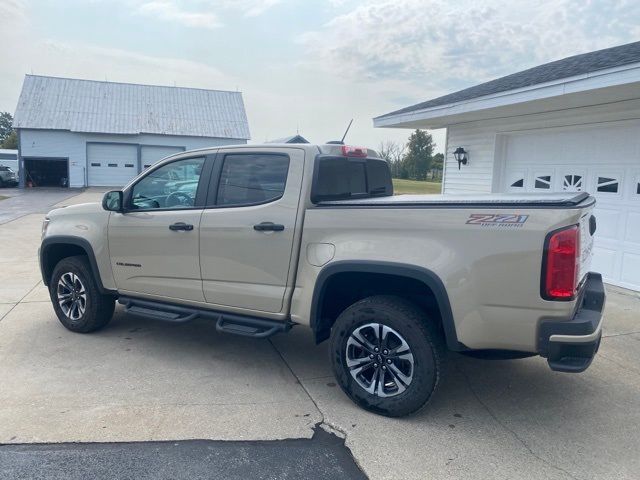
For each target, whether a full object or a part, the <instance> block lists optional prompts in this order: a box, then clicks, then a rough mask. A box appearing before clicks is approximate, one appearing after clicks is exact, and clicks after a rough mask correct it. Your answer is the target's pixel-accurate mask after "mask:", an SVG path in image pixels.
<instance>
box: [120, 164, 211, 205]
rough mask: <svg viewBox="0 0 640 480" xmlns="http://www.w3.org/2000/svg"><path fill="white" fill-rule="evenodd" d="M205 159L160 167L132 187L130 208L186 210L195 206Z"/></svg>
mask: <svg viewBox="0 0 640 480" xmlns="http://www.w3.org/2000/svg"><path fill="white" fill-rule="evenodd" d="M203 165H204V158H187V159H185V160H178V161H176V162H171V163H168V164H166V165H163V166H162V167H160V168H157V169H156V170H153V171H152V172H151V173H149V174H148V175H146V176H145V177H143V178H142V179H141V180H140V181H139V182H138V183H136V184H135V185H134V186H133V192H132V204H133V205H132V208H143V209H149V208H152V209H153V208H186V207H192V206H193V205H194V204H195V199H196V191H197V190H198V181H199V180H200V174H201V173H202V166H203Z"/></svg>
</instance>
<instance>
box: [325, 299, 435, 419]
mask: <svg viewBox="0 0 640 480" xmlns="http://www.w3.org/2000/svg"><path fill="white" fill-rule="evenodd" d="M330 354H331V364H332V367H333V372H334V374H335V376H336V380H337V382H338V384H339V385H340V387H341V388H342V390H343V391H344V392H345V393H346V394H347V395H348V396H349V397H350V398H351V399H352V400H353V401H354V402H355V403H356V404H358V405H359V406H361V407H362V408H364V409H366V410H369V411H372V412H375V413H378V414H380V415H386V416H389V417H400V416H404V415H408V414H410V413H413V412H416V411H418V410H420V409H421V408H422V407H424V406H425V405H426V404H427V403H428V401H429V399H430V398H431V396H432V395H433V392H434V391H435V389H436V387H437V385H438V383H439V381H440V377H441V375H442V370H443V363H444V357H445V342H444V336H443V334H442V332H441V330H440V328H439V327H438V325H437V324H436V323H435V322H433V321H432V319H430V318H428V316H427V314H426V313H425V312H424V311H423V310H422V309H420V308H419V307H418V306H417V305H415V304H413V303H412V302H410V301H408V300H406V299H404V298H401V297H395V296H390V295H379V296H374V297H369V298H365V299H363V300H360V301H359V302H357V303H355V304H353V305H351V306H350V307H349V308H347V309H346V310H345V311H344V312H342V313H341V314H340V316H339V317H338V319H337V320H336V322H335V324H334V325H333V328H332V330H331V346H330Z"/></svg>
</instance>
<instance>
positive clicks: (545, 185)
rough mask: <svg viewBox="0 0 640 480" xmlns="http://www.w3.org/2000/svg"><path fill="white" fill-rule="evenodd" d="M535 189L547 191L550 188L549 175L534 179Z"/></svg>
mask: <svg viewBox="0 0 640 480" xmlns="http://www.w3.org/2000/svg"><path fill="white" fill-rule="evenodd" d="M535 188H539V189H543V190H549V189H550V188H551V175H541V176H539V177H536V182H535Z"/></svg>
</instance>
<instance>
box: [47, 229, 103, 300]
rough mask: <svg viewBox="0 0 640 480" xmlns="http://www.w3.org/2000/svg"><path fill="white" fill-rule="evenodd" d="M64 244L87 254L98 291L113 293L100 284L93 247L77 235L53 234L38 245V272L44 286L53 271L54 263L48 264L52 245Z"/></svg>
mask: <svg viewBox="0 0 640 480" xmlns="http://www.w3.org/2000/svg"><path fill="white" fill-rule="evenodd" d="M65 245H73V246H74V247H79V248H80V249H81V250H83V251H84V254H85V255H86V256H87V258H88V260H89V265H90V266H91V273H92V274H93V278H94V280H95V281H96V285H97V286H98V289H99V290H100V293H102V294H105V295H113V294H115V292H114V291H112V290H108V289H106V288H105V287H104V285H103V284H102V279H101V278H100V270H98V262H96V255H95V253H94V251H93V247H92V246H91V243H89V241H88V240H86V239H84V238H79V237H72V236H68V235H53V236H51V237H46V238H45V239H44V240H43V241H42V245H41V246H40V252H39V255H40V272H41V274H42V281H43V282H44V284H45V286H48V285H49V279H50V278H51V274H52V273H53V269H54V267H55V265H49V259H50V254H51V252H52V250H53V248H52V247H54V246H65Z"/></svg>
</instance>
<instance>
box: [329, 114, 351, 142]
mask: <svg viewBox="0 0 640 480" xmlns="http://www.w3.org/2000/svg"><path fill="white" fill-rule="evenodd" d="M352 123H353V118H352V119H351V121H350V122H349V125H347V129H346V130H345V131H344V135H343V136H342V140H332V141H330V142H327V145H344V139H345V138H346V137H347V133H349V129H350V128H351V124H352Z"/></svg>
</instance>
